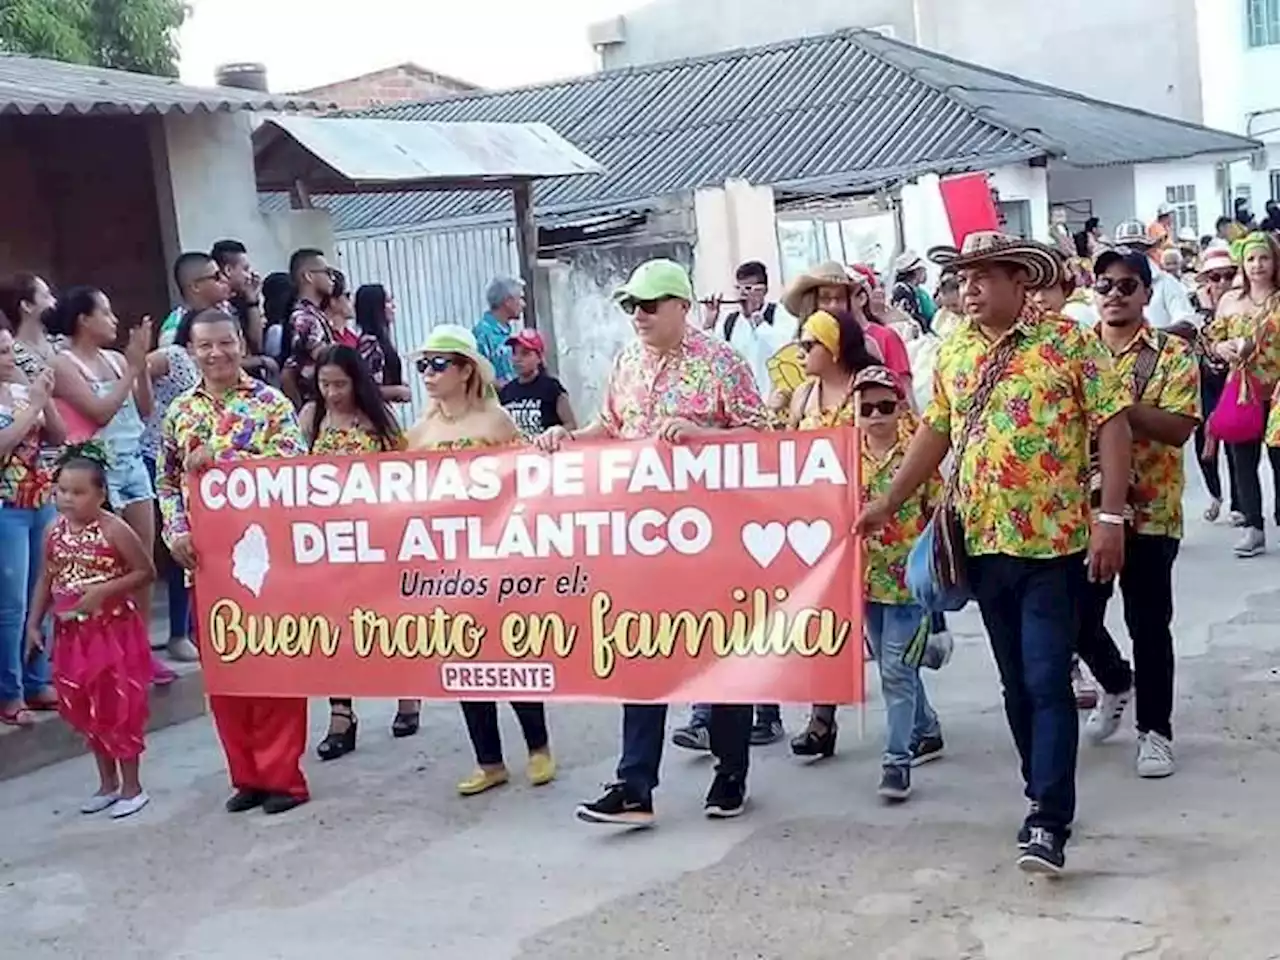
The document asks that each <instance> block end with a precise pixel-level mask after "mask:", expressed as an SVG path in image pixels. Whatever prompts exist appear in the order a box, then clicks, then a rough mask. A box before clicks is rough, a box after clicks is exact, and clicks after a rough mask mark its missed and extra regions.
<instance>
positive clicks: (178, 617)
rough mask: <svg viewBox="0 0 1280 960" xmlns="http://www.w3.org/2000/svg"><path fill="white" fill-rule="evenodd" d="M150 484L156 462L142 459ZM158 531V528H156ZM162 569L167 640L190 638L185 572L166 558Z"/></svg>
mask: <svg viewBox="0 0 1280 960" xmlns="http://www.w3.org/2000/svg"><path fill="white" fill-rule="evenodd" d="M142 459H143V462H144V463H145V464H146V465H147V472H148V473H150V474H151V482H152V483H153V484H154V483H155V479H156V462H155V461H154V460H152V459H151V458H150V457H143V458H142ZM157 529H159V527H157ZM168 561H169V562H168V563H166V564H165V568H164V582H165V594H166V596H167V597H168V600H169V639H170V640H175V639H177V638H179V637H190V636H191V632H192V631H191V591H190V589H189V588H188V587H187V579H186V571H185V570H183V569H182V567H180V566H178V564H176V563H175V562H174V561H173V558H172V557H169V558H168Z"/></svg>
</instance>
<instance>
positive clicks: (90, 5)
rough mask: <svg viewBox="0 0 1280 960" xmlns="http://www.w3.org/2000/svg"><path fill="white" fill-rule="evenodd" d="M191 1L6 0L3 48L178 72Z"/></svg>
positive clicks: (0, 17) (1, 1)
mask: <svg viewBox="0 0 1280 960" xmlns="http://www.w3.org/2000/svg"><path fill="white" fill-rule="evenodd" d="M187 13H188V8H187V4H186V2H185V0H0V50H6V51H11V52H15V53H28V54H31V55H32V56H36V57H48V58H49V59H51V60H65V61H67V62H69V63H84V64H91V65H94V66H99V67H112V68H115V69H117V70H136V71H138V72H141V73H153V74H157V75H159V76H164V77H176V76H177V75H178V44H177V31H178V28H179V27H180V26H182V23H183V21H184V20H185V19H186V18H187Z"/></svg>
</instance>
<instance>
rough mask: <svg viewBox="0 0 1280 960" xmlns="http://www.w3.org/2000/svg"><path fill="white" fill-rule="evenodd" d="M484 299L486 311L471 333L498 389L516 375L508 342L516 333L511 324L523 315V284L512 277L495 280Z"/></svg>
mask: <svg viewBox="0 0 1280 960" xmlns="http://www.w3.org/2000/svg"><path fill="white" fill-rule="evenodd" d="M484 299H485V303H487V304H488V305H489V309H488V310H486V311H485V314H484V316H482V317H481V318H480V322H479V323H477V324H476V325H475V326H474V327H473V328H472V330H471V332H472V333H473V334H474V335H475V338H476V343H477V344H479V346H480V353H481V354H482V355H483V356H484V357H485V358H486V359H487V360H488V361H489V362H490V363H491V364H493V372H494V375H495V376H496V377H497V378H498V386H499V387H501V386H502V385H503V384H505V383H506V382H507V381H508V380H510V379H511V378H512V377H514V376H515V375H516V373H515V369H514V368H513V367H512V365H511V348H510V347H509V346H507V340H509V339H510V338H511V336H512V334H514V333H515V332H516V331H515V330H514V329H513V328H512V326H513V324H514V323H515V321H517V320H519V319H520V317H521V315H522V314H523V313H524V281H523V280H517V279H516V278H515V277H496V278H495V279H494V280H493V281H492V282H491V283H490V284H489V289H487V290H486V291H485V294H484Z"/></svg>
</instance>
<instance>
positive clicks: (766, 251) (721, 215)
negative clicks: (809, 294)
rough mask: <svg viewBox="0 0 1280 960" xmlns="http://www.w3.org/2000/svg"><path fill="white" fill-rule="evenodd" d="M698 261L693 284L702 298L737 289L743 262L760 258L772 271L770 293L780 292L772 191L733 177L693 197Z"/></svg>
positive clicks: (776, 295)
mask: <svg viewBox="0 0 1280 960" xmlns="http://www.w3.org/2000/svg"><path fill="white" fill-rule="evenodd" d="M693 205H694V217H695V222H696V229H697V234H698V238H697V251H698V256H697V262H696V265H695V269H694V275H693V287H694V290H696V291H697V292H698V295H699V296H700V297H704V296H711V295H713V294H716V293H719V294H732V292H733V289H734V283H735V278H734V273H735V271H736V270H737V269H738V265H739V264H741V263H745V262H746V261H748V260H758V261H760V262H761V263H763V264H764V265H765V269H766V270H768V271H769V283H770V290H769V293H770V296H772V297H773V298H775V299H776V298H777V297H779V296H780V295H781V292H782V286H783V280H782V267H781V264H780V262H779V257H778V226H777V216H776V212H775V210H774V205H773V190H772V189H771V188H769V187H753V186H752V185H751V184H749V183H747V182H746V181H745V180H730V181H729V182H728V183H726V184H725V185H724V186H723V187H708V188H705V189H703V190H699V191H697V193H696V194H695V195H694V199H693Z"/></svg>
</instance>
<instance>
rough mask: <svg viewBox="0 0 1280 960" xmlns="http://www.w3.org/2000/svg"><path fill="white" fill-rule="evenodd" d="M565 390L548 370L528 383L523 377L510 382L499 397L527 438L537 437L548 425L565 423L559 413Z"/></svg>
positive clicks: (556, 425)
mask: <svg viewBox="0 0 1280 960" xmlns="http://www.w3.org/2000/svg"><path fill="white" fill-rule="evenodd" d="M564 392H565V389H564V385H563V384H561V383H560V381H559V380H557V379H556V378H555V377H553V376H551V374H549V373H547V372H546V371H545V370H544V371H543V372H542V373H539V374H538V375H537V376H536V377H534V378H533V379H532V380H530V381H529V382H528V383H523V382H521V381H520V380H519V379H516V380H511V381H509V382H508V383H507V384H506V385H505V386H504V387H503V388H502V389H501V390H499V391H498V399H499V400H501V401H502V405H503V406H504V407H506V408H507V413H509V414H511V419H512V420H514V421H515V422H516V426H517V427H519V428H520V432H521V433H523V434H524V435H525V436H526V437H536V436H537V435H538V434H540V433H542V431H543V430H546V429H547V428H548V427H558V426H561V425H562V424H563V423H564V421H563V420H561V419H560V414H559V413H557V412H556V402H557V401H558V400H559V399H560V395H561V394H562V393H564Z"/></svg>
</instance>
